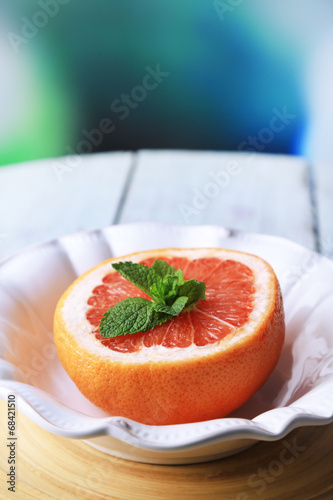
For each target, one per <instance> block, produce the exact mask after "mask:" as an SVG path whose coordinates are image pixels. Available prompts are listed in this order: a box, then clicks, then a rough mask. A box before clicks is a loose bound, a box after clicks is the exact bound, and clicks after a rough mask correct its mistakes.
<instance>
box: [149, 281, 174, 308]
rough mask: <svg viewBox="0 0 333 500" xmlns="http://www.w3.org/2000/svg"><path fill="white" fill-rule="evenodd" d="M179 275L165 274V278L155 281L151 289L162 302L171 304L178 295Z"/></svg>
mask: <svg viewBox="0 0 333 500" xmlns="http://www.w3.org/2000/svg"><path fill="white" fill-rule="evenodd" d="M178 282H179V279H178V276H165V277H164V278H163V280H161V281H159V282H158V283H154V284H153V285H152V286H151V288H150V291H151V292H152V294H153V295H154V296H155V297H158V298H159V301H158V302H160V303H162V304H166V305H171V304H172V302H173V301H174V299H175V298H176V297H177V295H178V290H179V284H178Z"/></svg>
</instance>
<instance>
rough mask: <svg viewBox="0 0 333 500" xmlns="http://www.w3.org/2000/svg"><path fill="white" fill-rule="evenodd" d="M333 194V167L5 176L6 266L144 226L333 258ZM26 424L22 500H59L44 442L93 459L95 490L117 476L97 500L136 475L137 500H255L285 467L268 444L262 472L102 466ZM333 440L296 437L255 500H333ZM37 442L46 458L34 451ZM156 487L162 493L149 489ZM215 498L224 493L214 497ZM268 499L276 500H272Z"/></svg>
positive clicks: (220, 163) (193, 164)
mask: <svg viewBox="0 0 333 500" xmlns="http://www.w3.org/2000/svg"><path fill="white" fill-rule="evenodd" d="M332 192H333V173H332V169H330V168H329V166H328V165H321V164H316V165H309V164H308V163H307V162H306V161H305V160H303V159H301V158H295V157H286V156H273V155H266V154H254V155H253V156H249V154H246V153H245V154H236V153H235V154H232V153H203V152H185V151H181V152H180V151H178V152H176V151H174V152H171V151H162V152H155V151H140V152H137V153H107V154H96V155H90V156H85V157H82V158H61V159H58V160H45V161H37V162H32V163H27V164H21V165H13V166H9V167H1V168H0V214H1V217H0V258H2V257H5V256H7V255H9V254H10V253H12V252H14V251H16V250H19V249H20V248H23V247H24V246H26V245H30V244H33V243H37V242H40V241H44V240H49V239H53V238H56V237H58V236H61V235H64V234H68V233H72V232H75V231H79V230H85V229H95V228H99V227H104V226H107V225H109V224H118V223H126V222H133V221H160V222H168V223H175V224H219V225H223V226H227V227H230V228H235V229H241V230H246V231H253V232H259V233H268V234H275V235H279V236H283V237H286V238H289V239H291V240H293V241H295V242H298V243H300V244H302V245H304V246H306V247H308V248H311V249H316V250H319V251H321V252H323V253H324V254H326V255H327V256H330V257H333V251H332V248H333V238H332V237H333V222H332V215H331V214H332V208H333V200H332ZM0 416H1V418H4V417H5V413H4V412H0ZM19 418H20V419H21V420H20V423H19V428H22V429H23V430H22V436H21V438H20V448H19V452H20V465H19V467H21V469H19V471H21V472H19V474H20V476H19V482H20V487H21V491H23V490H24V491H27V492H30V493H31V494H32V496H30V493H29V494H28V493H27V494H26V495H24V496H22V499H23V498H32V497H34V498H37V497H38V498H51V497H50V496H49V494H46V493H45V492H49V484H50V482H52V484H53V483H54V482H55V481H54V477H53V476H54V471H53V470H51V471H50V470H46V469H45V467H44V471H42V472H41V470H39V469H40V468H42V463H43V462H42V461H43V458H41V461H39V459H38V457H39V456H41V457H42V456H43V455H42V454H40V452H41V450H43V448H41V445H40V443H41V442H42V443H43V442H44V441H43V439H45V442H47V439H52V440H53V442H52V446H51V447H50V448H48V449H53V447H57V448H59V449H61V450H62V453H63V456H64V457H65V456H67V451H66V450H69V451H70V453H69V454H68V456H69V457H71V458H70V459H71V467H72V466H73V463H74V465H75V458H74V462H73V461H72V457H75V455H74V453H76V454H78V456H81V455H82V456H84V457H85V460H86V463H87V466H86V468H85V469H84V471H83V475H87V477H88V478H89V477H90V476H89V473H90V472H89V471H90V469H91V466H90V464H91V462H93V463H95V464H96V466H97V465H98V469H99V468H100V469H101V470H104V469H103V467H105V470H108V468H109V467H110V463H112V467H113V469H112V470H113V472H114V475H113V477H112V483H110V480H109V477H108V475H107V476H106V477H107V479H103V481H102V482H99V483H98V485H96V484H93V490H92V491H93V492H94V493H92V492H90V493H88V494H89V495H90V494H91V495H92V496H90V498H102V497H101V496H99V495H97V493H98V491H97V490H99V489H101V491H102V490H103V491H109V490H110V488H111V486H110V484H112V485H113V486H112V488H111V490H112V498H117V499H118V498H119V499H122V498H130V497H129V496H127V493H126V491H128V488H129V486H130V485H131V484H132V482H133V477H134V476H133V473H134V471H136V476H135V477H136V481H138V477H140V478H141V479H140V480H141V482H140V483H137V482H136V483H135V482H134V484H136V485H138V484H139V486H140V488H142V495H141V496H138V498H147V497H148V496H149V498H150V497H151V494H150V492H151V488H155V489H153V490H152V491H155V490H156V491H160V486H161V484H164V490H163V495H162V494H161V493H159V494H160V495H161V496H159V497H156V498H161V499H162V498H176V497H177V498H178V497H179V491H183V494H182V496H183V497H184V498H194V497H195V498H207V499H210V498H217V497H219V498H225V493H226V491H228V492H229V493H230V494H229V493H228V498H235V499H236V498H237V499H240V498H253V496H252V494H253V488H252V489H251V488H250V487H249V486H248V477H249V474H250V473H251V470H257V468H258V467H259V466H260V467H261V464H263V466H264V467H267V464H269V463H271V464H273V462H276V460H275V459H274V460H273V461H270V460H272V457H273V458H274V457H275V458H276V457H277V456H279V453H281V450H283V442H282V444H281V442H280V441H279V442H276V443H261V444H260V445H257V451H258V457H257V455H256V456H255V458H254V463H253V464H252V465H251V463H250V462H248V460H251V456H252V455H251V453H250V454H246V453H244V454H242V455H240V456H238V457H237V456H236V457H234V458H233V457H231V458H230V459H227V460H225V461H216V462H212V463H210V464H201V465H200V464H197V465H195V466H184V467H183V468H179V467H178V468H176V469H177V470H176V469H175V468H174V467H171V466H170V467H166V466H164V467H162V466H160V467H158V466H149V465H146V464H134V465H133V464H131V463H130V462H126V461H122V460H120V459H115V458H112V457H108V456H105V455H103V454H99V455H98V456H94V457H92V455H91V453H92V451H91V450H92V449H90V448H89V449H88V447H87V446H86V448H84V444H83V443H77V442H75V443H73V442H72V441H70V442H69V441H68V440H67V441H66V440H65V439H64V438H59V437H58V436H53V435H49V436H47V433H46V431H43V432H44V433H45V435H44V438H40V437H36V436H35V435H34V434H33V433H32V434H31V433H30V431H24V425H28V424H27V422H28V419H26V418H25V417H24V416H23V415H22V416H20V417H19ZM25 422H26V424H25ZM28 423H29V422H28ZM20 424H22V425H21V427H20ZM2 425H3V426H5V424H2ZM36 428H37V426H35V431H36ZM37 431H38V432H40V429H39V430H37ZM37 431H36V432H37ZM332 432H333V431H332V425H331V426H324V427H323V428H304V429H300V430H299V431H294V433H293V434H292V437H293V439H295V436H297V439H298V440H299V441H297V442H299V443H302V444H304V443H305V444H304V446H306V448H307V450H308V453H306V454H304V455H302V457H303V456H304V460H303V458H302V459H300V460H298V461H295V467H294V468H293V467H291V466H290V467H289V466H288V467H289V469H286V471H285V472H284V474H283V475H282V476H281V477H279V478H277V479H276V480H275V482H274V484H273V485H272V486H271V488H270V489H268V488H267V491H266V490H265V492H264V493H263V494H262V495H261V494H260V495H259V494H258V495H256V498H264V499H267V498H281V499H282V500H283V499H288V498H291V496H292V497H293V498H295V499H302V500H303V499H305V498H312V499H313V498H331V497H330V492H331V493H332V481H331V472H330V470H329V468H330V464H332V447H331V444H330V443H331V439H332V438H331V436H332ZM30 438H31V442H32V443H34V446H35V448H34V447H33V446H31V445H29V442H28V441H29V439H30ZM40 439H42V441H40ZM65 441H66V442H65ZM281 447H282V448H281ZM31 450H33V451H31ZM316 450H317V451H316ZM89 453H90V455H89ZM96 454H97V452H96ZM50 456H52V454H51V455H50ZM258 460H259V461H258ZM260 460H261V462H260ZM32 464H34V465H32ZM36 464H37V465H36ZM317 466H318V469H317V471H315V467H317ZM37 469H38V470H37ZM236 470H237V474H238V475H237V476H236V475H235V474H236V473H235V472H233V471H236ZM304 470H305V471H307V472H306V474H304ZM309 471H314V472H313V473H310V472H309ZM318 471H319V472H320V473H319V472H318ZM80 477H81V476H80V474H78V473H75V467H74V469H73V473H72V476H71V480H70V481H68V483H67V484H66V488H67V490H68V491H67V490H66V491H65V490H64V489H62V488H64V486H63V485H60V486H59V491H61V498H64V499H65V498H73V496H77V494H78V493H77V491H80V492H81V489H80V490H77V487H78V486H77V481H78V479H80ZM84 477H85V476H84ZM94 477H95V476H94ZM198 477H199V478H200V481H198ZM151 478H153V480H154V481H155V482H154V484H153V486H152V483H151V481H150V482H149V481H148V479H149V480H151ZM161 478H162V479H161ZM175 478H176V479H177V481H175ZM297 478H298V479H297ZM43 481H44V482H43ZM228 481H229V482H228ZM296 481H298V482H296ZM37 483H38V484H39V488H40V489H38V491H37V490H36V484H37ZM43 488H44V489H43ZM179 488H180V489H179ZM208 490H209V491H211V492H213V493H211V494H208V493H207V492H208ZM291 490H292V493H290V492H291ZM296 490H297V491H296ZM268 491H270V492H273V493H274V492H275V493H274V495H275V496H273V497H271V496H269V495H268V494H267V495H268V496H266V493H267V492H268ZM43 492H44V493H43ZM75 492H76V493H75ZM117 492H118V493H117ZM147 492H148V493H147ZM177 492H178V493H177ZM80 494H81V493H80ZM216 495H217V496H216ZM230 495H231V496H230ZM276 495H277V496H276ZM290 495H291V496H290ZM325 495H328V496H325ZM52 498H53V497H52ZM54 498H60V496H56V497H54ZM103 498H105V497H103ZM110 498H111V497H110Z"/></svg>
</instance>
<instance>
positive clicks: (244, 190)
mask: <svg viewBox="0 0 333 500" xmlns="http://www.w3.org/2000/svg"><path fill="white" fill-rule="evenodd" d="M330 167H331V166H329V165H322V164H316V165H310V164H308V163H307V162H306V161H305V160H304V159H301V158H297V157H287V156H278V155H267V154H259V153H253V154H252V155H251V154H250V153H217V152H196V151H192V152H190V151H139V152H134V153H126V152H120V153H118V152H117V153H102V154H95V155H87V156H83V157H76V158H70V157H69V158H59V159H56V160H54V159H51V160H43V161H36V162H30V163H25V164H19V165H11V166H8V167H1V168H0V213H1V218H0V258H2V257H5V256H7V255H8V254H10V253H12V252H13V251H16V250H18V249H20V248H22V247H24V246H26V245H30V244H33V243H36V242H40V241H44V240H48V239H52V238H55V237H58V236H61V235H63V234H68V233H72V232H75V231H79V230H84V229H95V228H99V227H104V226H107V225H109V224H118V223H125V222H133V221H160V222H168V223H175V224H219V225H223V226H227V227H230V228H235V229H242V230H246V231H253V232H259V233H267V234H274V235H279V236H284V237H286V238H289V239H291V240H293V241H295V242H298V243H300V244H302V245H304V246H306V247H308V248H311V249H316V250H319V251H321V252H322V253H324V254H325V255H327V256H330V257H333V221H332V216H331V214H332V212H333V210H332V208H333V197H332V193H333V171H332V168H330Z"/></svg>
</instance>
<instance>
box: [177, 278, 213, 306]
mask: <svg viewBox="0 0 333 500" xmlns="http://www.w3.org/2000/svg"><path fill="white" fill-rule="evenodd" d="M205 291H206V285H205V283H203V282H202V281H197V280H194V279H192V280H188V281H185V282H184V283H183V284H182V285H181V286H180V287H179V295H180V297H182V296H185V297H188V303H187V305H188V306H189V305H190V304H193V302H195V301H196V300H199V299H205V298H206V295H205Z"/></svg>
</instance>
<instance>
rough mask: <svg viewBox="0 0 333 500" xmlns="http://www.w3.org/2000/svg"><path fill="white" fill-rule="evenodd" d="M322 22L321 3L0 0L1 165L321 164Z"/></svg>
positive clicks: (329, 105)
mask: <svg viewBox="0 0 333 500" xmlns="http://www.w3.org/2000/svg"><path fill="white" fill-rule="evenodd" d="M332 26H333V2H330V1H329V0H293V1H292V2H291V1H290V0H277V1H273V2H266V1H264V0H251V2H250V1H246V0H225V1H223V0H215V1H210V2H202V1H199V0H182V2H179V1H177V0H169V1H168V2H156V1H152V0H140V1H137V0H122V1H121V2H115V1H112V0H111V1H109V2H106V1H103V0H95V1H94V2H88V1H84V0H81V1H79V0H39V1H33V0H30V1H28V2H27V1H26V0H1V4H0V38H1V43H0V68H1V78H0V110H1V111H0V165H4V164H10V163H13V162H21V161H26V160H32V159H37V158H47V157H55V156H62V155H65V154H68V153H73V152H75V153H88V152H91V151H111V150H136V149H139V148H173V149H180V148H181V149H205V150H207V149H209V150H244V149H245V150H246V149H251V148H254V149H255V150H258V151H265V152H273V153H286V154H293V155H306V156H307V157H309V158H311V159H316V160H322V159H324V160H331V159H332V158H333V154H332V151H331V148H330V135H331V134H330V127H331V116H332V113H333V85H332V83H331V82H332V79H331V77H332V76H333V57H332V54H333V30H332ZM274 117H276V118H274ZM272 120H273V121H272ZM277 120H278V121H277ZM287 122H288V123H287ZM273 124H274V126H273ZM286 124H288V126H283V125H286ZM274 127H275V128H276V130H275V129H274ZM272 130H273V132H274V140H271V135H272Z"/></svg>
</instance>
